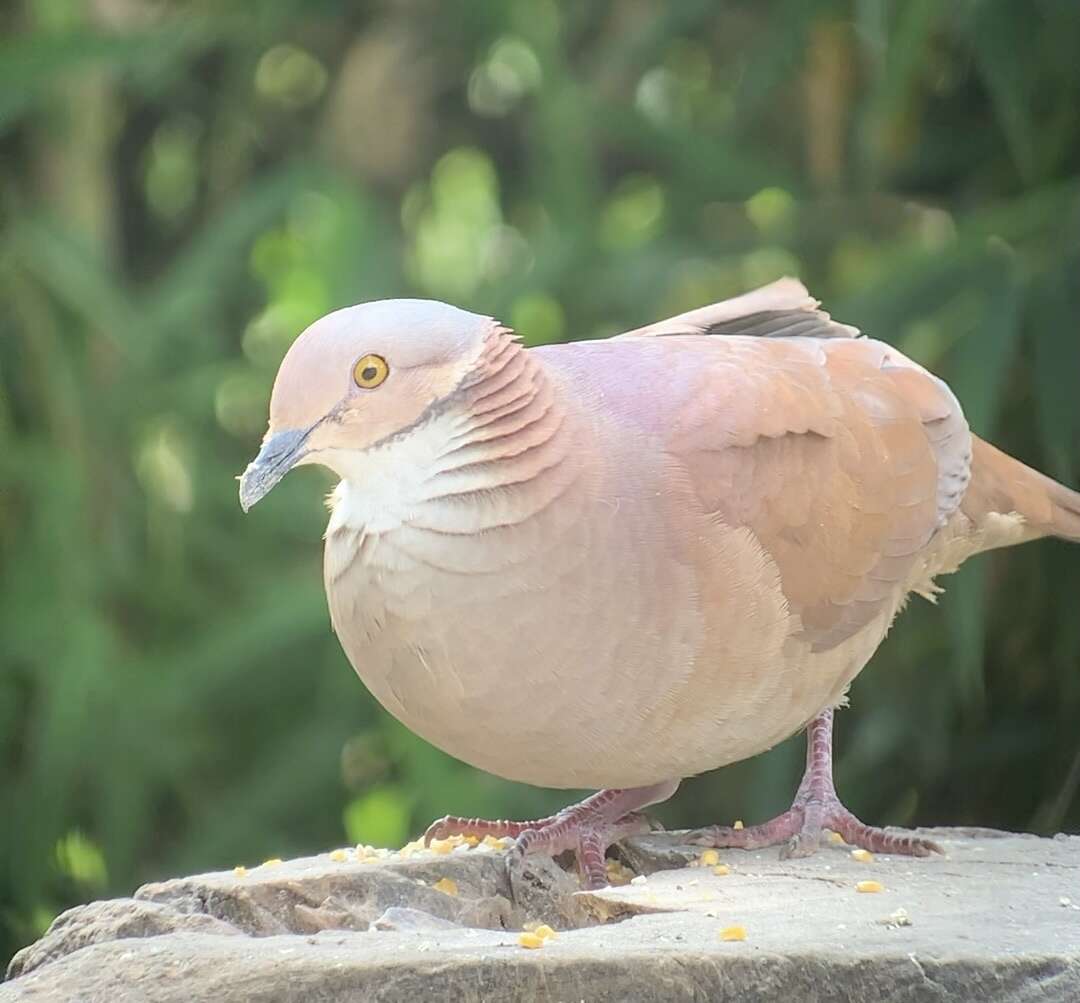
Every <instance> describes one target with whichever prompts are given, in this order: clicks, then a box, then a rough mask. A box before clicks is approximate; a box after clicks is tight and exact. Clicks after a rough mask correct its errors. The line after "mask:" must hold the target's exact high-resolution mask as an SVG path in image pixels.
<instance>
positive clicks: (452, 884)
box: [431, 878, 458, 895]
mask: <svg viewBox="0 0 1080 1003" xmlns="http://www.w3.org/2000/svg"><path fill="white" fill-rule="evenodd" d="M431 887H432V888H434V889H435V891H437V892H442V893H443V894H444V895H457V890H458V889H457V882H456V881H455V880H454V879H453V878H439V880H438V881H436V882H435V884H433V885H432V886H431Z"/></svg>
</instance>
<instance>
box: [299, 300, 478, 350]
mask: <svg viewBox="0 0 1080 1003" xmlns="http://www.w3.org/2000/svg"><path fill="white" fill-rule="evenodd" d="M490 324H491V319H490V318H488V317H481V316H480V315H479V314H475V313H469V312H468V311H466V310H460V309H458V308H457V307H454V306H450V305H449V304H446V303H439V302H436V301H435V300H416V299H399V300H375V301H374V302H371V303H360V304H358V305H357V306H350V307H345V308H344V309H343V310H335V311H334V312H333V313H330V314H327V315H326V316H325V317H322V318H321V319H319V320H317V321H315V323H314V324H312V325H311V326H310V327H309V328H307V330H306V331H304V333H303V334H301V335H300V337H299V338H297V339H296V341H295V342H294V343H293V346H292V348H291V349H290V350H289V355H293V356H302V357H304V358H305V361H315V359H316V358H319V359H320V360H321V361H322V362H324V363H325V362H328V361H330V360H334V361H335V362H340V361H351V360H352V359H353V357H354V356H356V357H358V356H360V355H363V354H365V353H367V352H375V353H377V354H380V355H386V354H388V353H391V354H392V355H393V359H392V360H391V361H392V362H393V363H394V364H395V365H397V366H413V365H424V364H429V363H438V362H443V361H446V360H448V359H451V358H454V357H455V356H457V355H459V354H460V353H463V352H468V351H469V350H470V348H472V347H473V346H474V345H476V344H477V342H478V341H479V340H480V339H481V338H482V336H483V334H484V333H485V331H486V330H487V329H488V328H489V326H490ZM294 361H296V362H300V361H301V359H300V358H295V359H294Z"/></svg>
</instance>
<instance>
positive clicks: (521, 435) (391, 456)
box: [327, 326, 567, 535]
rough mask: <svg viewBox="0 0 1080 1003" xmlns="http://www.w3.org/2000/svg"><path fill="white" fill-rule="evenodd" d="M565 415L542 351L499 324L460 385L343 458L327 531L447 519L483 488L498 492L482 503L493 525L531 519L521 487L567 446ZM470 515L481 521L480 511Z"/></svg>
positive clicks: (557, 460)
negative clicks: (409, 423) (404, 426)
mask: <svg viewBox="0 0 1080 1003" xmlns="http://www.w3.org/2000/svg"><path fill="white" fill-rule="evenodd" d="M562 424H563V422H562V411H561V408H559V407H558V402H557V401H556V397H555V394H554V391H553V387H552V385H551V381H550V380H549V378H548V376H547V373H546V372H545V370H544V367H543V365H542V363H541V362H540V360H539V359H538V358H536V357H535V356H534V355H533V354H532V353H530V352H528V351H526V350H525V349H524V347H523V346H522V345H521V344H520V342H519V339H518V338H517V336H516V335H515V334H514V332H513V331H511V330H510V329H508V328H505V327H502V326H494V327H493V328H492V330H491V331H490V333H489V334H488V335H487V336H486V337H485V339H484V342H483V344H482V346H481V349H480V351H479V353H478V355H477V358H476V361H475V362H474V363H473V365H472V366H471V368H470V369H469V371H468V373H467V374H466V376H465V377H464V378H463V379H462V381H461V383H460V384H459V385H458V387H457V389H456V390H455V391H454V392H453V393H451V394H450V395H448V396H447V397H445V398H443V399H442V400H439V401H435V402H434V403H433V404H432V407H431V408H430V409H429V411H428V413H427V415H426V416H425V418H424V420H422V421H420V422H418V423H417V425H416V426H415V427H413V428H411V429H410V430H409V431H408V432H407V433H405V434H403V435H401V436H395V437H392V438H391V439H389V440H387V441H386V442H385V443H382V444H380V445H378V446H376V447H373V448H372V449H370V450H368V451H366V452H365V453H363V454H357V456H356V457H355V459H354V460H352V461H350V460H348V459H345V460H344V461H342V460H341V459H339V461H338V467H339V469H342V470H343V471H344V476H343V478H342V481H341V483H340V484H339V485H338V486H337V488H336V489H335V490H334V492H333V494H332V496H331V507H332V509H333V514H332V516H331V519H330V525H329V527H328V530H327V532H328V535H329V534H332V533H334V532H335V531H336V530H339V529H349V530H353V531H357V530H361V531H363V532H364V533H365V534H368V533H384V532H387V531H390V530H392V529H395V528H397V527H399V526H402V525H415V526H417V527H419V528H424V527H427V526H434V525H440V526H441V525H442V524H443V523H445V521H446V515H447V506H455V507H460V504H461V503H467V502H468V501H469V500H470V499H474V500H475V499H476V498H478V497H481V496H482V497H483V498H484V499H485V501H487V502H490V501H491V500H492V498H493V497H494V496H498V497H497V500H498V504H495V505H492V504H487V505H485V506H484V508H485V510H487V511H490V513H491V514H490V516H489V517H488V518H490V520H491V524H492V525H494V524H505V522H506V521H508V520H509V521H517V520H518V518H519V517H520V518H526V517H527V516H528V515H529V514H531V512H530V508H531V507H530V506H529V505H528V504H524V503H523V501H524V499H522V498H521V497H520V496H522V495H523V494H525V493H527V491H528V488H529V485H530V483H531V482H533V481H535V480H537V479H543V478H544V477H545V476H546V475H547V474H548V473H549V472H550V471H551V470H553V469H554V468H556V467H558V466H559V465H560V464H561V461H562V459H563V457H564V455H565V453H566V452H567V450H566V448H565V444H564V443H563V441H562V437H560V436H559V434H558V433H559V431H560V429H561V427H562ZM350 467H354V468H355V473H353V471H352V470H350V469H349V468H350ZM436 510H441V511H436ZM469 522H470V524H471V525H473V526H474V527H476V516H475V513H473V514H472V517H471V519H470V520H469ZM476 528H480V529H482V528H484V527H483V526H482V525H480V526H478V527H476Z"/></svg>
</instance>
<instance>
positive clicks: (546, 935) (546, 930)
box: [533, 923, 555, 940]
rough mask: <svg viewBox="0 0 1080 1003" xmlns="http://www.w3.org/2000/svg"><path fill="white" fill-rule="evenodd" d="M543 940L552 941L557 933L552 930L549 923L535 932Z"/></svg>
mask: <svg viewBox="0 0 1080 1003" xmlns="http://www.w3.org/2000/svg"><path fill="white" fill-rule="evenodd" d="M533 933H535V934H536V935H537V936H538V937H539V938H540V939H541V940H551V939H552V938H553V937H554V936H555V931H554V930H552V929H551V927H550V926H548V925H547V923H541V924H540V925H539V926H538V927H537V928H536V929H535V930H533Z"/></svg>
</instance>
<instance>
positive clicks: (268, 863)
mask: <svg viewBox="0 0 1080 1003" xmlns="http://www.w3.org/2000/svg"><path fill="white" fill-rule="evenodd" d="M281 862H282V860H281V857H271V858H270V859H269V860H264V861H263V862H262V866H263V867H277V866H278V864H280V863H281Z"/></svg>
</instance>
